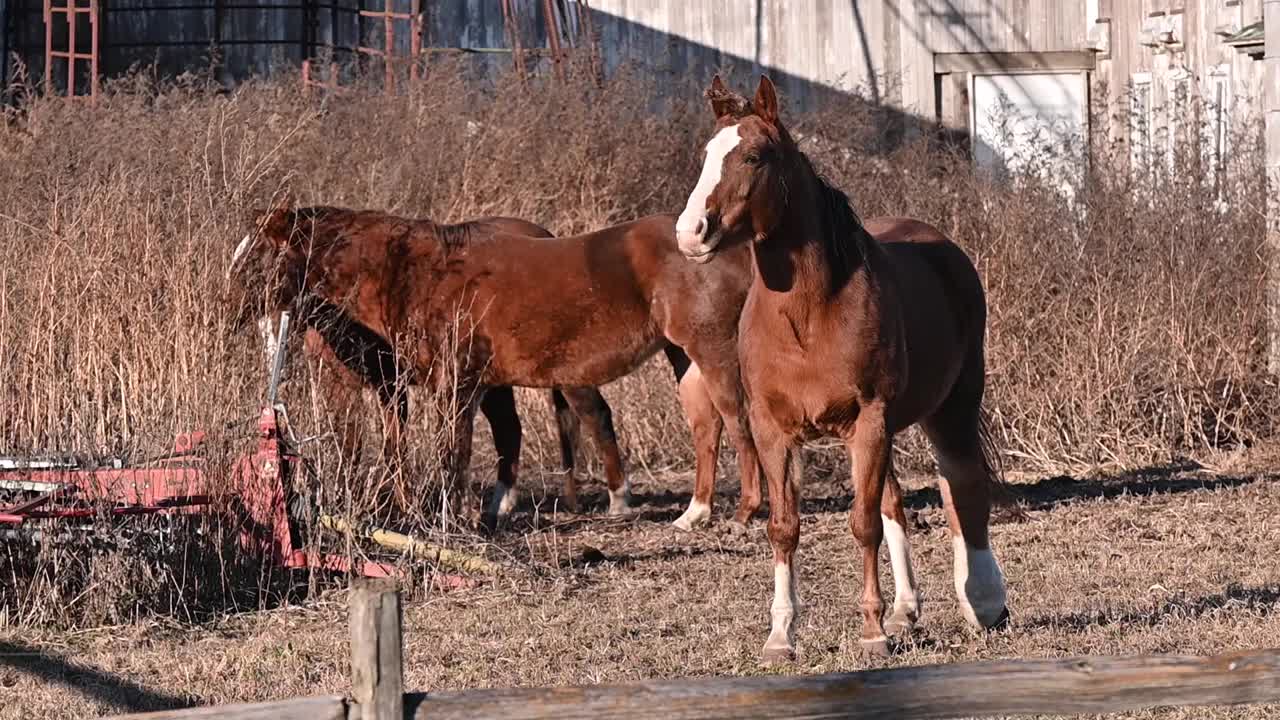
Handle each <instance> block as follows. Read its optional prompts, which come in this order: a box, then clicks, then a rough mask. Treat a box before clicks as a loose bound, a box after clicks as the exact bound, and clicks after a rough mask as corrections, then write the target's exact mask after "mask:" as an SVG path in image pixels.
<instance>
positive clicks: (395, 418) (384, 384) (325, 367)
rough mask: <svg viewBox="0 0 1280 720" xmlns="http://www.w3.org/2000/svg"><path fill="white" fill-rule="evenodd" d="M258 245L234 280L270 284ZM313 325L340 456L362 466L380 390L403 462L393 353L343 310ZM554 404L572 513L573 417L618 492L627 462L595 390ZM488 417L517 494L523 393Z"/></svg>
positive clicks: (273, 316) (501, 474)
mask: <svg viewBox="0 0 1280 720" xmlns="http://www.w3.org/2000/svg"><path fill="white" fill-rule="evenodd" d="M472 225H473V227H474V231H475V232H477V233H479V232H484V231H488V232H499V231H501V232H511V233H519V234H523V235H527V236H529V237H548V238H549V237H553V235H552V234H551V233H550V232H549V231H547V230H546V229H545V228H542V227H540V226H538V225H535V224H533V223H530V222H527V221H524V220H520V219H517V218H504V217H489V218H480V219H477V220H475V221H473V222H472ZM254 241H255V237H254V235H253V234H252V233H251V234H249V235H246V236H245V237H244V239H242V240H241V241H240V244H239V245H237V246H236V249H235V252H234V253H233V254H232V258H231V262H230V264H229V266H228V268H227V280H228V282H230V281H231V280H232V279H233V278H240V279H241V280H244V279H245V278H244V276H245V275H250V274H251V273H246V272H245V271H244V266H245V265H246V264H247V262H248V258H249V257H250V255H256V257H257V258H258V259H259V260H261V261H263V262H264V264H260V265H259V266H258V267H257V268H255V269H256V270H257V273H258V277H257V279H258V280H262V279H263V278H265V277H267V276H268V274H269V273H270V272H272V270H273V268H272V267H271V266H270V264H269V263H270V262H271V261H272V258H271V257H270V256H268V255H265V254H262V253H253V252H252V251H253V250H254V249H255V247H254ZM252 299H253V296H252V294H250V293H246V292H242V293H241V295H240V302H239V305H238V307H237V312H236V318H235V322H234V327H235V329H237V330H238V329H240V328H242V327H243V326H244V325H246V324H247V322H248V320H249V319H251V318H252V317H253V315H254V305H253V303H252ZM309 305H310V306H309V308H308V312H307V314H306V315H305V316H304V317H303V318H302V319H303V320H304V321H305V327H306V330H305V333H304V336H303V338H304V339H303V348H304V353H305V354H306V356H307V358H308V360H309V361H310V363H311V364H312V366H313V368H314V369H315V370H316V371H317V375H318V376H319V377H321V378H322V379H323V381H324V382H323V384H324V393H325V400H326V407H327V409H328V410H329V411H330V413H331V414H332V415H333V416H334V417H335V418H338V424H339V431H338V437H339V448H340V451H341V453H342V455H343V457H344V458H346V459H347V460H348V461H351V460H354V459H355V458H358V457H359V455H360V452H361V448H362V446H363V442H362V436H363V427H362V422H361V417H360V413H359V412H358V408H359V406H360V404H361V398H362V394H363V391H364V390H365V389H366V388H368V389H372V390H373V392H374V394H375V396H376V397H377V399H378V403H379V405H380V406H381V409H382V415H383V456H384V457H387V458H395V457H398V456H399V453H400V449H401V445H402V432H403V428H404V424H405V423H406V422H407V419H408V402H407V398H406V397H405V394H404V392H403V390H404V381H405V380H407V379H408V377H409V376H408V375H407V374H406V373H404V372H403V371H402V369H401V368H400V367H399V365H398V364H397V362H396V360H395V352H394V350H393V348H392V347H391V345H390V344H389V343H388V342H387V341H386V340H384V339H382V338H381V337H379V336H378V335H377V334H375V333H374V332H373V331H371V330H369V329H368V328H367V327H364V326H363V325H361V324H359V323H358V322H356V321H354V320H352V319H351V317H350V316H349V315H348V314H347V313H346V312H344V311H343V310H342V308H341V307H339V306H337V305H334V304H332V303H324V302H312V303H310V304H309ZM282 312H284V307H283V306H278V307H274V308H269V309H267V310H266V311H264V312H263V313H262V314H261V315H260V316H259V317H258V319H257V325H258V330H259V332H260V334H261V335H262V340H263V349H264V353H265V355H266V362H267V364H268V366H269V365H270V363H271V361H272V359H273V358H274V357H275V354H276V343H277V342H278V339H277V337H276V328H278V327H279V322H280V315H281V313H282ZM669 354H670V355H671V361H672V363H673V366H675V367H677V368H678V369H679V368H682V367H685V366H687V360H683V363H684V365H681V362H682V353H680V351H679V349H678V348H670V349H669ZM548 395H549V397H548V400H549V401H550V403H551V405H552V409H553V412H554V414H555V419H556V426H557V431H558V436H559V441H560V454H561V464H562V465H563V467H564V470H565V488H564V498H563V500H564V502H565V506H566V507H567V508H568V509H569V510H572V511H576V510H577V505H578V503H577V488H576V483H575V477H574V432H573V416H576V417H577V418H578V419H579V420H581V421H583V422H584V423H585V424H586V425H587V428H588V431H589V433H590V435H591V436H592V438H593V439H594V440H595V441H596V445H597V447H598V449H599V452H601V453H602V454H603V455H604V465H605V475H606V477H607V478H608V480H609V482H610V483H611V484H621V483H622V473H623V470H622V457H621V452H620V451H619V449H618V440H617V434H616V432H615V431H614V426H613V414H612V410H611V409H610V407H609V404H608V402H607V401H605V399H604V396H603V395H602V394H601V393H600V391H599V390H598V389H596V388H594V387H581V388H568V389H560V388H554V389H552V390H551V391H550V392H549V393H548ZM480 412H481V413H482V414H483V415H484V416H485V419H486V420H488V422H489V426H490V429H491V430H492V432H493V440H494V445H495V448H496V450H497V454H498V479H497V483H498V488H499V489H500V490H501V489H502V488H514V487H515V486H516V482H517V477H518V468H519V462H520V447H521V444H522V428H521V426H520V416H519V414H518V412H517V410H516V402H515V393H514V392H513V390H512V388H511V387H510V386H499V387H493V388H490V389H489V390H488V391H486V392H485V393H484V395H483V397H482V398H481V399H480ZM495 498H496V502H495V504H494V505H493V507H491V508H490V519H492V520H494V521H496V520H498V519H500V518H502V517H504V516H506V515H507V514H509V513H510V511H511V510H512V509H513V507H514V504H515V499H516V494H515V493H514V492H501V491H500V492H498V493H496V494H495Z"/></svg>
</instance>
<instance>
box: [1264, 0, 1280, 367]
mask: <svg viewBox="0 0 1280 720" xmlns="http://www.w3.org/2000/svg"><path fill="white" fill-rule="evenodd" d="M1262 12H1263V26H1262V27H1263V30H1264V32H1265V33H1266V36H1265V37H1266V45H1265V48H1266V49H1265V53H1264V59H1263V61H1262V62H1263V68H1262V70H1263V76H1262V77H1263V91H1262V108H1263V120H1264V123H1265V127H1266V157H1267V161H1266V167H1267V234H1266V240H1265V242H1266V245H1267V249H1268V250H1269V252H1268V259H1269V261H1270V262H1269V263H1268V269H1267V291H1268V292H1267V296H1268V297H1267V300H1268V305H1269V308H1268V310H1269V312H1268V323H1267V324H1268V333H1267V335H1268V340H1269V342H1268V347H1267V368H1268V369H1269V370H1270V371H1271V373H1272V374H1273V375H1280V0H1265V2H1264V3H1263V5H1262Z"/></svg>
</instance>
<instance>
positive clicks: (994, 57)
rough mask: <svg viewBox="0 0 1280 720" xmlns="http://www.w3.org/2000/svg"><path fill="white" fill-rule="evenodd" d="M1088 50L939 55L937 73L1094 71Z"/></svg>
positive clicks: (1091, 55)
mask: <svg viewBox="0 0 1280 720" xmlns="http://www.w3.org/2000/svg"><path fill="white" fill-rule="evenodd" d="M1093 66H1094V53H1093V52H1092V51H1089V50H1079V51H1077V50H1072V51H1061V52H1026V53H938V54H936V55H934V56H933V71H934V72H935V73H955V72H1004V71H1009V70H1092V69H1093Z"/></svg>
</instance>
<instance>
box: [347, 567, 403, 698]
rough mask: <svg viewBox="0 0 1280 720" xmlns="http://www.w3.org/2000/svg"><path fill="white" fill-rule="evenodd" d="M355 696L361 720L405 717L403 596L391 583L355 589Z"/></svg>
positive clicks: (362, 583)
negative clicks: (401, 601)
mask: <svg viewBox="0 0 1280 720" xmlns="http://www.w3.org/2000/svg"><path fill="white" fill-rule="evenodd" d="M350 612H351V619H350V624H351V695H352V698H353V699H354V700H355V702H356V703H357V704H358V705H359V707H360V717H361V720H401V718H403V717H404V660H403V657H402V653H401V643H402V638H401V635H400V593H399V592H397V591H396V588H395V583H394V582H391V581H388V580H373V579H367V578H360V579H357V580H356V581H355V582H354V584H353V585H352V588H351V609H350Z"/></svg>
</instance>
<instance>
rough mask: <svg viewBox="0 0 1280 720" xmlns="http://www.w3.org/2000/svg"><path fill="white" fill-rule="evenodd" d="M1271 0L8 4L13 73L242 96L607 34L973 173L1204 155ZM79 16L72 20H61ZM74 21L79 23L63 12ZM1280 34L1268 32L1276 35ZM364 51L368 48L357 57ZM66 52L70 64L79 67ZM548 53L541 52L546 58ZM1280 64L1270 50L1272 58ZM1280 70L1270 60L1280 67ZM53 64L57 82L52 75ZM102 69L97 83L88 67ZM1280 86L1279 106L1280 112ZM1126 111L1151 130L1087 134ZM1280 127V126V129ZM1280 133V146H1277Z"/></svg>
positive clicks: (1254, 89) (642, 52) (1138, 126)
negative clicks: (326, 76)
mask: <svg viewBox="0 0 1280 720" xmlns="http://www.w3.org/2000/svg"><path fill="white" fill-rule="evenodd" d="M1278 5H1280V3H1278V2H1277V0H807V1H806V2H803V3H797V2H794V0H793V1H787V0H697V1H696V2H693V1H690V0H592V1H591V2H586V1H585V0H385V2H384V0H0V27H2V28H3V32H0V56H2V57H3V58H4V60H3V64H0V73H2V74H3V76H4V77H6V78H7V77H11V76H13V75H14V74H16V73H25V74H26V77H28V78H34V79H36V80H39V79H42V78H48V82H49V84H50V85H51V86H53V87H54V89H56V90H57V91H58V92H65V91H66V87H67V86H68V84H69V83H71V84H74V89H75V92H77V93H83V92H89V91H90V90H91V89H92V87H93V83H92V82H91V78H93V77H101V76H111V75H116V74H119V73H122V72H124V71H125V70H127V69H129V68H130V67H132V66H138V65H142V66H148V65H152V66H154V67H156V68H157V69H158V71H159V72H160V73H162V74H169V75H174V74H178V73H181V72H184V71H190V70H210V69H212V70H213V72H214V73H215V74H216V76H217V77H218V78H219V79H220V80H222V81H223V82H224V83H227V84H231V83H234V82H236V81H238V80H241V79H243V78H246V77H250V76H253V75H262V74H267V73H270V72H271V71H272V70H273V68H278V67H281V66H289V67H297V66H299V65H300V64H301V63H302V62H303V61H305V60H309V59H310V60H315V59H318V58H333V59H336V60H339V61H342V60H344V59H349V58H351V57H361V56H364V57H370V56H376V55H377V54H378V53H379V52H382V51H384V50H385V49H386V48H388V47H390V49H391V51H392V52H393V53H397V54H400V55H408V54H412V53H426V54H428V55H430V54H432V53H440V52H454V53H456V52H467V53H470V54H472V55H473V56H474V57H476V58H477V59H478V61H480V62H488V63H491V64H496V63H506V62H510V61H511V58H512V55H511V50H512V49H513V48H515V49H516V50H518V51H519V53H517V54H518V56H519V57H521V58H526V57H529V56H530V54H531V53H533V54H534V55H533V58H534V60H533V61H535V62H536V61H537V59H538V58H539V57H541V58H542V59H543V60H545V59H546V58H547V57H552V58H553V59H554V57H555V53H563V52H569V51H571V50H574V49H575V48H578V47H579V46H584V45H585V44H586V43H588V42H590V41H589V40H588V38H591V39H594V40H595V42H594V43H593V51H596V52H599V53H600V57H601V59H602V64H603V69H604V71H605V72H608V71H610V70H611V69H613V68H615V67H617V66H618V65H619V64H620V63H623V62H628V63H640V64H642V65H643V66H644V67H646V68H647V69H648V70H649V71H650V72H652V73H655V74H658V75H661V76H665V77H676V78H690V77H703V76H706V75H708V74H709V73H710V72H711V71H712V70H713V69H719V68H731V69H733V70H735V71H737V72H739V73H741V74H745V73H746V72H752V71H756V70H767V71H769V72H770V73H771V74H772V75H773V76H774V78H775V80H776V81H778V82H779V85H780V86H781V88H782V89H783V91H784V92H785V93H786V95H787V96H788V101H789V102H790V103H792V104H793V105H795V106H799V107H816V106H821V105H822V103H823V101H824V99H825V98H828V97H830V96H831V93H842V92H847V91H850V90H858V91H859V92H861V93H862V94H863V95H864V96H865V97H866V98H868V99H869V100H870V101H871V102H873V103H876V104H880V105H883V106H885V107H887V108H892V109H895V110H898V111H901V112H903V113H907V114H911V115H914V116H917V117H920V118H923V119H926V120H938V121H940V122H942V123H944V124H945V125H946V126H948V127H949V128H951V129H953V130H956V131H959V132H961V133H963V134H964V135H965V136H968V137H970V138H971V139H972V142H973V151H974V156H975V160H976V161H977V162H978V163H979V164H986V165H993V166H1001V165H1009V164H1016V163H1017V162H1018V159H1019V157H1023V156H1025V155H1026V153H1027V151H1028V148H1027V147H1025V146H1026V145H1027V144H1028V143H1031V142H1044V141H1045V135H1046V133H1047V134H1048V135H1049V138H1048V139H1049V140H1050V141H1051V142H1054V143H1056V144H1058V145H1059V146H1061V147H1064V148H1069V147H1073V146H1078V147H1082V148H1083V147H1085V144H1086V143H1087V142H1088V141H1089V139H1090V137H1093V138H1097V137H1098V136H1099V134H1101V135H1102V136H1104V137H1110V138H1111V139H1121V140H1125V141H1128V142H1130V144H1131V147H1132V150H1131V152H1132V154H1133V157H1134V160H1135V162H1150V161H1151V159H1152V158H1158V157H1160V156H1161V155H1162V154H1165V153H1166V152H1167V149H1168V146H1169V143H1170V142H1172V138H1173V137H1175V136H1176V131H1177V128H1178V125H1179V122H1180V120H1181V119H1182V117H1183V115H1184V114H1185V113H1186V112H1187V110H1186V108H1187V103H1186V102H1185V101H1186V100H1187V99H1189V98H1191V97H1193V96H1198V97H1199V98H1201V99H1203V100H1205V101H1206V102H1205V103H1204V104H1203V105H1202V107H1203V108H1207V109H1208V110H1207V111H1208V112H1210V113H1212V114H1213V117H1212V119H1211V122H1212V124H1213V126H1214V128H1215V132H1213V133H1211V135H1212V137H1209V138H1206V139H1205V142H1206V143H1208V145H1209V147H1208V148H1207V151H1208V152H1211V153H1213V154H1214V156H1215V157H1225V156H1226V154H1227V153H1229V152H1230V149H1229V147H1227V145H1228V138H1229V137H1230V132H1229V130H1230V126H1231V123H1232V122H1234V121H1238V120H1240V119H1243V118H1246V117H1255V118H1256V117H1260V116H1261V114H1262V112H1263V110H1264V108H1263V102H1264V100H1266V99H1267V94H1266V93H1264V88H1266V87H1271V88H1274V87H1275V85H1276V80H1275V79H1274V78H1273V79H1272V80H1271V81H1270V83H1269V84H1268V83H1265V82H1264V77H1265V76H1266V73H1265V72H1264V50H1265V26H1266V24H1265V19H1266V18H1265V17H1264V15H1265V13H1264V6H1267V7H1268V8H1269V9H1270V10H1271V11H1272V13H1273V14H1274V13H1275V12H1276V8H1277V6H1278ZM69 7H70V8H72V9H71V10H70V12H68V8H69ZM68 17H73V18H74V22H68V20H67V18H68ZM1278 22H1280V21H1277V22H1273V23H1272V26H1273V27H1274V26H1275V25H1276V24H1277V23H1278ZM362 49H363V50H362ZM67 53H72V54H74V55H75V57H76V59H75V61H74V66H73V68H68V60H67ZM538 53H540V54H538ZM1273 54H1274V53H1273ZM1273 62H1274V61H1273ZM46 68H47V69H48V74H47V75H46ZM95 69H96V73H95ZM1277 94H1280V91H1276V92H1273V93H1271V98H1270V101H1271V102H1272V103H1273V104H1274V103H1275V102H1277V100H1276V99H1275V95H1277ZM1108 100H1109V101H1111V102H1129V103H1131V104H1132V108H1133V109H1134V110H1135V111H1136V113H1135V116H1136V117H1137V118H1139V120H1138V121H1136V122H1133V123H1131V126H1127V127H1116V126H1114V125H1111V124H1108V123H1107V122H1106V119H1107V114H1105V113H1101V114H1098V115H1096V116H1095V117H1094V118H1093V119H1092V122H1093V123H1094V126H1091V125H1090V123H1091V118H1090V113H1089V107H1090V103H1091V102H1093V103H1097V102H1098V101H1108ZM1277 132H1280V131H1277ZM1274 134H1275V133H1273V135H1274Z"/></svg>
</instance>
